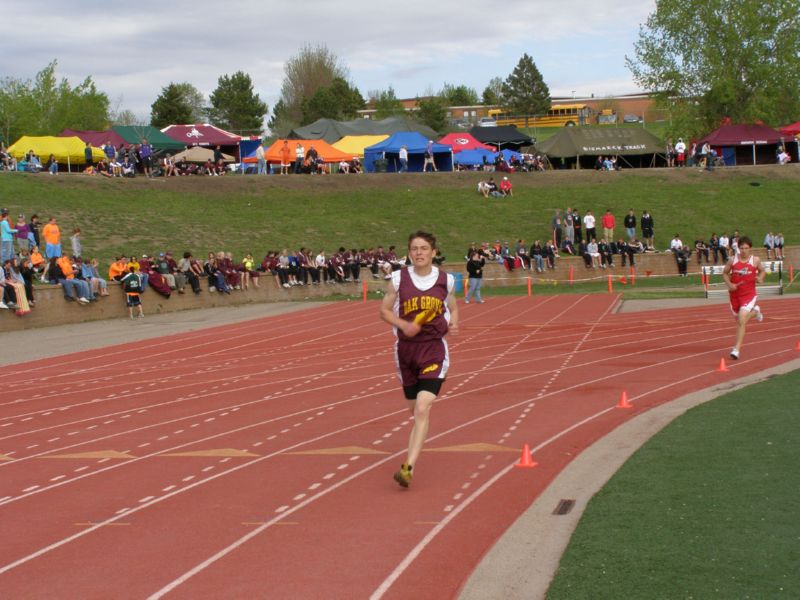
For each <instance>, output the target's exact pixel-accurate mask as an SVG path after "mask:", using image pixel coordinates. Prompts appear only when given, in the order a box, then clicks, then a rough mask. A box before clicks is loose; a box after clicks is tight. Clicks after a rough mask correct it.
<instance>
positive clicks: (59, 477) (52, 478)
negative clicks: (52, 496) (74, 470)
mask: <svg viewBox="0 0 800 600" xmlns="http://www.w3.org/2000/svg"><path fill="white" fill-rule="evenodd" d="M65 477H66V475H57V476H55V477H51V478H50V481H58V480H60V479H64V478H65Z"/></svg>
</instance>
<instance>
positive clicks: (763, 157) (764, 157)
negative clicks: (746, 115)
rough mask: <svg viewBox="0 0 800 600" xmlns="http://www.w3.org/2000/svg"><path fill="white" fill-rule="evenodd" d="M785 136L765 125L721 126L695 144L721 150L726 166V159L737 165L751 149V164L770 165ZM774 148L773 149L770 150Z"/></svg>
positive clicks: (747, 155)
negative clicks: (707, 145)
mask: <svg viewBox="0 0 800 600" xmlns="http://www.w3.org/2000/svg"><path fill="white" fill-rule="evenodd" d="M785 138H786V135H785V134H782V133H781V132H780V131H776V130H775V129H773V128H772V127H767V126H766V125H744V124H741V125H723V126H722V127H720V128H719V129H715V130H714V131H712V132H711V133H709V134H708V135H707V136H705V137H704V138H702V139H701V140H700V141H698V142H697V144H698V146H702V145H703V144H705V143H706V142H708V143H709V144H710V145H711V146H713V147H714V148H723V149H727V151H726V150H723V153H722V154H723V157H724V158H725V163H726V164H731V163H729V162H728V158H729V157H730V158H731V159H732V163H733V164H738V163H739V162H740V160H741V161H744V160H745V158H747V159H748V160H747V161H748V162H749V155H750V154H751V152H750V148H752V161H753V164H754V165H755V164H758V163H761V164H771V163H774V162H775V150H776V149H777V147H778V146H779V145H781V144H783V141H784V140H785ZM772 146H774V148H772Z"/></svg>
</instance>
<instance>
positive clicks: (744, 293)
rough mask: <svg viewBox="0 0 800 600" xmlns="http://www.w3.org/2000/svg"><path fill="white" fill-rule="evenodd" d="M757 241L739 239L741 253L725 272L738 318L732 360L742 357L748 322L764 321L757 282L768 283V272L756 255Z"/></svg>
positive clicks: (733, 309) (733, 258)
mask: <svg viewBox="0 0 800 600" xmlns="http://www.w3.org/2000/svg"><path fill="white" fill-rule="evenodd" d="M752 249H753V242H752V241H750V238H749V237H741V238H739V253H738V254H736V255H734V256H732V257H731V259H730V260H729V261H728V263H727V264H726V265H725V268H724V269H723V271H722V278H723V279H724V280H725V283H726V284H727V286H728V295H729V298H730V302H731V311H733V315H734V316H735V317H736V320H737V322H738V325H737V327H736V345H735V346H734V347H733V349H732V350H731V358H732V359H734V360H736V359H738V358H739V352H740V351H741V349H742V343H743V342H744V334H745V329H746V328H747V322H748V321H749V320H750V319H751V318H753V317H754V316H755V318H756V321H762V320H763V319H764V315H763V314H761V309H760V308H759V307H758V304H756V302H758V296H757V294H756V282H758V283H764V277H766V271H764V265H762V264H761V260H759V258H758V257H757V256H753V254H752Z"/></svg>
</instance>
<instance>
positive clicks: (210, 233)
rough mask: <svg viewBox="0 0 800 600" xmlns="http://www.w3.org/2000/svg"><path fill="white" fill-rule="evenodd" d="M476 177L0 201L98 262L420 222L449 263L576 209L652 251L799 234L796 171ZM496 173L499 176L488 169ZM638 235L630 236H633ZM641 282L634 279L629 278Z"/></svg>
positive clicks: (56, 182) (345, 242) (172, 187)
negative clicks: (78, 238)
mask: <svg viewBox="0 0 800 600" xmlns="http://www.w3.org/2000/svg"><path fill="white" fill-rule="evenodd" d="M488 175H492V174H487V173H438V174H418V173H409V174H402V175H398V174H386V175H332V176H325V177H319V176H317V177H313V176H310V175H309V176H286V177H281V176H268V177H257V176H244V177H243V176H226V177H191V178H170V179H169V180H165V179H163V178H159V179H155V180H149V179H146V178H144V177H137V178H136V179H133V180H120V179H115V180H111V179H105V178H98V177H97V176H95V177H89V176H84V175H64V174H62V175H58V176H56V177H52V176H48V175H47V174H39V175H26V174H13V173H2V174H0V206H4V207H7V208H9V210H10V212H11V214H12V216H13V217H14V218H15V219H16V215H17V214H19V213H24V214H26V215H28V216H30V215H31V214H32V213H34V212H35V213H38V214H39V215H40V217H42V220H43V221H46V219H47V217H49V216H51V215H52V216H55V217H57V219H58V221H59V224H60V226H61V230H62V238H63V239H62V242H63V245H64V248H65V249H68V248H69V240H68V238H69V235H70V234H71V232H72V229H73V228H75V227H80V228H81V230H82V238H83V248H84V255H86V256H95V257H97V258H98V259H99V260H100V261H101V263H103V264H108V263H109V262H110V261H111V260H112V259H113V257H114V256H116V255H118V254H125V255H132V254H137V255H141V254H142V253H148V254H153V253H156V252H159V251H165V250H171V251H172V252H174V253H175V252H177V253H182V252H183V251H184V250H190V251H192V252H193V253H194V254H195V256H205V254H206V253H207V252H209V251H211V250H215V251H216V250H228V251H231V252H233V253H234V255H235V257H236V258H237V259H240V258H241V256H242V255H243V254H244V253H246V252H252V253H253V255H254V256H255V257H256V258H257V259H259V260H260V259H261V258H262V257H263V255H264V253H265V252H266V251H267V250H271V249H278V250H279V249H281V248H289V249H296V248H299V247H300V246H306V247H310V248H312V249H313V250H314V251H315V252H316V251H318V250H319V249H321V248H324V249H325V250H327V251H329V252H330V251H332V250H336V249H338V247H339V246H345V247H347V248H353V247H356V248H366V247H370V246H377V245H383V246H384V247H387V246H389V245H396V246H398V248H405V246H406V241H407V236H408V234H409V233H410V232H412V231H415V230H417V229H420V228H422V229H427V230H429V231H433V232H434V233H435V234H436V236H437V237H438V239H439V245H440V247H441V248H442V251H443V253H444V255H445V256H446V257H447V258H448V259H449V260H450V262H461V261H462V260H463V255H464V252H465V250H466V248H467V246H468V245H469V243H470V242H472V241H475V242H479V243H480V242H482V241H489V242H493V241H494V240H496V239H500V240H502V241H508V242H510V243H511V244H512V245H513V243H514V241H515V240H517V239H519V238H523V239H524V240H525V241H526V242H527V243H530V242H531V241H533V240H535V239H541V240H544V239H547V238H548V237H549V236H550V235H551V233H550V231H551V225H550V224H551V219H552V217H553V213H554V211H555V210H556V209H562V210H563V209H564V208H566V207H567V206H571V207H577V208H578V209H579V211H580V213H581V214H583V213H584V212H585V211H586V210H587V209H589V210H592V211H593V212H594V214H595V215H596V216H597V217H598V223H599V217H600V215H602V213H603V212H604V211H605V210H606V208H610V209H612V211H613V212H614V214H615V215H616V218H617V228H616V233H617V236H622V235H623V234H624V231H623V228H622V218H623V216H624V215H625V213H626V212H627V210H628V209H629V208H633V209H634V210H635V211H636V214H637V217H638V216H640V215H641V213H642V211H643V210H644V209H647V210H649V211H650V212H651V214H652V215H653V217H654V219H655V231H656V245H657V246H658V247H659V248H660V249H664V248H667V247H668V245H669V240H670V239H671V238H672V236H673V235H674V234H675V233H676V232H677V233H679V234H680V235H681V237H682V239H683V240H684V242H686V243H688V244H690V245H692V244H693V241H694V240H695V239H696V238H698V237H703V238H706V239H707V238H708V237H709V236H710V234H711V233H712V232H717V233H720V232H722V231H725V232H728V233H732V232H733V231H734V230H737V229H738V230H739V231H741V232H742V233H743V234H749V235H750V236H751V237H752V238H753V241H754V244H755V245H757V246H760V245H761V241H762V240H763V237H764V234H765V233H766V232H767V231H770V230H771V231H782V232H783V233H784V236H785V238H786V243H787V244H788V245H796V244H797V243H798V240H800V220H798V219H796V218H792V217H793V215H796V214H797V207H796V195H797V192H796V190H797V185H798V182H800V168H797V167H796V166H794V165H790V166H789V167H759V168H741V169H738V168H737V169H733V168H729V169H718V170H717V171H715V172H714V173H706V172H700V171H698V170H697V169H681V170H675V169H673V170H667V169H641V170H628V171H621V172H617V173H607V172H595V171H551V172H546V173H529V174H528V173H522V174H514V175H512V176H511V178H512V181H513V182H514V186H515V187H514V197H513V198H504V199H490V200H487V199H485V198H483V197H482V196H480V195H479V194H478V193H477V192H476V182H477V181H478V180H479V179H481V178H485V177H487V176H488ZM496 175H498V176H500V175H501V174H499V173H498V174H496ZM637 233H638V231H637ZM637 283H638V282H637Z"/></svg>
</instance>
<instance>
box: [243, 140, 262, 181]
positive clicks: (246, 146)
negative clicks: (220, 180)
mask: <svg viewBox="0 0 800 600" xmlns="http://www.w3.org/2000/svg"><path fill="white" fill-rule="evenodd" d="M260 145H261V139H260V138H252V137H251V138H249V139H247V138H242V140H241V141H240V142H239V160H240V161H241V162H240V163H239V169H240V170H241V172H242V173H246V172H247V170H248V169H249V168H251V167H255V166H256V165H257V162H258V160H257V159H256V150H257V149H258V147H259V146H260Z"/></svg>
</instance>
